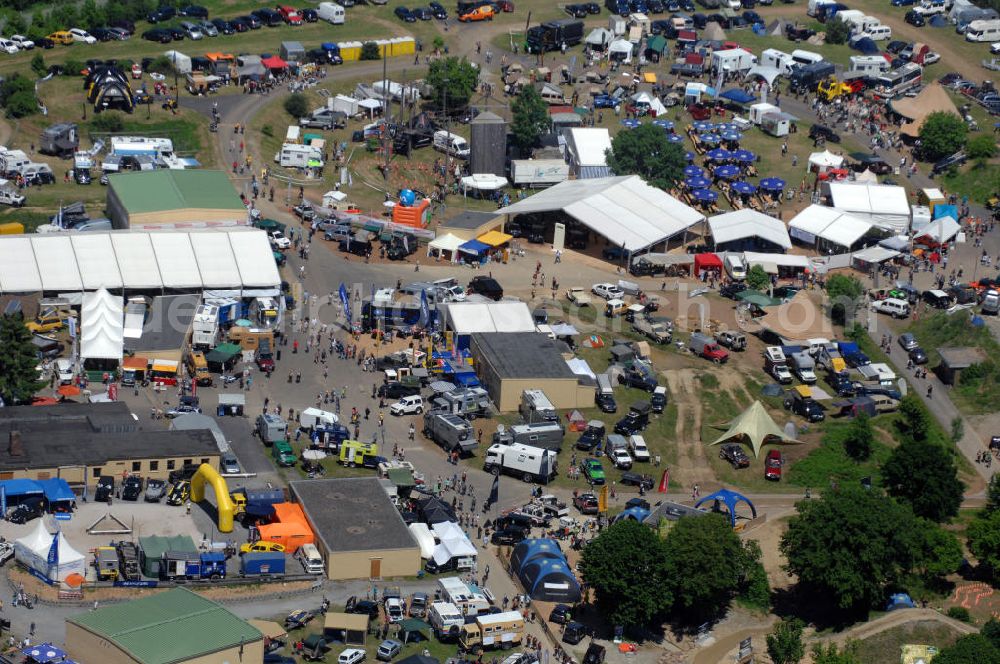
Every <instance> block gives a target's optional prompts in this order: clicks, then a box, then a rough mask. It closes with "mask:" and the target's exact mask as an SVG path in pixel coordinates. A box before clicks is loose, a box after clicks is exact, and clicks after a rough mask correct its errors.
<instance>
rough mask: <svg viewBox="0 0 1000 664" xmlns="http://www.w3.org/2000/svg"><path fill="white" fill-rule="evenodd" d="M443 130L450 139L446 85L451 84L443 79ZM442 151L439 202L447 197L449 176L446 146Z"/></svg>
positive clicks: (449, 164)
mask: <svg viewBox="0 0 1000 664" xmlns="http://www.w3.org/2000/svg"><path fill="white" fill-rule="evenodd" d="M442 82H443V83H444V102H443V105H444V130H445V133H447V134H448V136H449V138H450V137H451V122H449V120H448V84H449V83H451V81H450V80H449V79H447V78H446V79H444V81H442ZM445 147H446V149H445V151H444V193H443V194H442V195H441V200H442V201H443V200H444V199H445V198H447V197H448V177H449V176H450V175H451V154H450V153H449V152H448V150H447V146H445Z"/></svg>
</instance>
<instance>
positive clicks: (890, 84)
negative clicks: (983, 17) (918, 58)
mask: <svg viewBox="0 0 1000 664" xmlns="http://www.w3.org/2000/svg"><path fill="white" fill-rule="evenodd" d="M997 28H998V36H1000V21H998V25H997ZM922 72H923V67H921V66H920V65H918V64H916V63H913V62H908V63H906V64H905V65H903V66H902V67H900V68H899V69H894V70H893V71H890V72H888V73H886V74H883V75H882V76H879V77H878V79H876V81H875V96H876V97H878V98H881V99H894V98H895V97H898V96H900V95H901V94H903V93H904V92H906V91H907V90H910V89H912V88H915V87H918V86H919V85H920V82H921V77H922Z"/></svg>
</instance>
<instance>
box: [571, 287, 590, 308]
mask: <svg viewBox="0 0 1000 664" xmlns="http://www.w3.org/2000/svg"><path fill="white" fill-rule="evenodd" d="M566 299H567V300H569V301H570V302H572V303H573V304H575V305H577V306H578V307H588V306H590V305H591V303H592V300H591V299H590V293H588V292H587V289H586V288H581V287H580V286H574V287H573V288H567V289H566Z"/></svg>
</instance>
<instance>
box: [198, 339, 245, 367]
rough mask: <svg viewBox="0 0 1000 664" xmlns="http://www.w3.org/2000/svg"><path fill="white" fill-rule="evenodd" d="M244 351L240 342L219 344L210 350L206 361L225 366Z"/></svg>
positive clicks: (210, 363)
mask: <svg viewBox="0 0 1000 664" xmlns="http://www.w3.org/2000/svg"><path fill="white" fill-rule="evenodd" d="M242 352H243V349H242V348H240V345H239V344H219V345H218V346H216V347H215V348H213V349H212V350H210V351H208V354H207V355H206V356H205V361H206V362H208V364H209V365H219V366H224V365H226V364H228V363H229V362H231V361H232V360H233V358H235V357H238V356H239V355H240V354H241V353H242Z"/></svg>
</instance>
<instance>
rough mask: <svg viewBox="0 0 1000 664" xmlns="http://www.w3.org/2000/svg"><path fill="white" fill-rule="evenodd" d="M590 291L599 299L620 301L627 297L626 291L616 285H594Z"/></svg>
mask: <svg viewBox="0 0 1000 664" xmlns="http://www.w3.org/2000/svg"><path fill="white" fill-rule="evenodd" d="M590 291H591V292H592V293H593V294H594V295H596V296H598V297H603V298H604V299H605V300H619V299H621V298H623V297H625V291H623V290H622V289H621V287H620V286H616V285H615V284H607V283H604V284H594V285H593V286H592V287H591V288H590Z"/></svg>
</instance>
